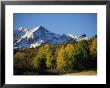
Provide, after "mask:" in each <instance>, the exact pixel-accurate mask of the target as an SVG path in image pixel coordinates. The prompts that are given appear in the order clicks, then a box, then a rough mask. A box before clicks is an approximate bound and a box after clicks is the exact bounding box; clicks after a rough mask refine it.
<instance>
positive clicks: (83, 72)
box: [64, 71, 97, 76]
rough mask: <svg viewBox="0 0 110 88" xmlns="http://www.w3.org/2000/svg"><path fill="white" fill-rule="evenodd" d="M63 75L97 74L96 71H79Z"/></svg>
mask: <svg viewBox="0 0 110 88" xmlns="http://www.w3.org/2000/svg"><path fill="white" fill-rule="evenodd" d="M64 75H70V76H71V75H82V76H83V75H84V76H85V75H87V76H88V75H97V71H81V72H76V73H68V74H64Z"/></svg>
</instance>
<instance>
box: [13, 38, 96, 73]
mask: <svg viewBox="0 0 110 88" xmlns="http://www.w3.org/2000/svg"><path fill="white" fill-rule="evenodd" d="M14 67H15V68H19V69H24V70H28V71H35V72H43V71H50V72H56V73H59V74H64V73H68V72H71V71H74V70H85V69H97V38H96V37H94V38H92V39H90V40H81V41H79V42H77V43H65V44H60V45H53V44H43V45H41V46H39V47H36V48H31V49H22V50H19V51H18V52H17V53H16V54H15V55H14Z"/></svg>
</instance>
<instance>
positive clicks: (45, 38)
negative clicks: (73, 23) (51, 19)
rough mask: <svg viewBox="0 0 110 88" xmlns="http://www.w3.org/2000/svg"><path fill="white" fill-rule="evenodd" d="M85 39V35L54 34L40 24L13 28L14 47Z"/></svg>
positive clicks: (33, 46) (32, 46)
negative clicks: (28, 27)
mask: <svg viewBox="0 0 110 88" xmlns="http://www.w3.org/2000/svg"><path fill="white" fill-rule="evenodd" d="M81 39H86V36H85V35H84V36H77V35H73V34H67V35H66V34H63V35H59V34H55V33H52V32H50V31H48V30H47V29H45V28H44V27H42V26H38V27H34V28H32V29H31V30H29V29H27V28H23V27H21V28H19V29H16V30H14V48H15V49H16V48H35V47H37V46H39V45H41V44H43V43H49V44H62V43H67V42H77V41H79V40H81Z"/></svg>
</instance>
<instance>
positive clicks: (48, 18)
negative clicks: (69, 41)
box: [13, 13, 97, 36]
mask: <svg viewBox="0 0 110 88" xmlns="http://www.w3.org/2000/svg"><path fill="white" fill-rule="evenodd" d="M13 26H14V29H18V28H20V27H25V28H29V29H32V28H33V27H37V26H43V27H45V28H46V29H47V30H49V31H51V32H53V33H57V34H76V35H81V34H86V35H87V36H94V35H96V34H97V14H96V13H14V14H13Z"/></svg>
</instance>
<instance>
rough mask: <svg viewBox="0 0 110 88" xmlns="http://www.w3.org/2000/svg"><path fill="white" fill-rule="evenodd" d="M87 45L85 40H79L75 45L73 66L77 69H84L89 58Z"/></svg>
mask: <svg viewBox="0 0 110 88" xmlns="http://www.w3.org/2000/svg"><path fill="white" fill-rule="evenodd" d="M89 53H90V51H89V45H88V42H87V41H86V40H81V41H79V42H78V44H77V48H76V49H75V61H74V65H75V68H77V69H84V68H85V65H86V64H87V60H88V58H89Z"/></svg>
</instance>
